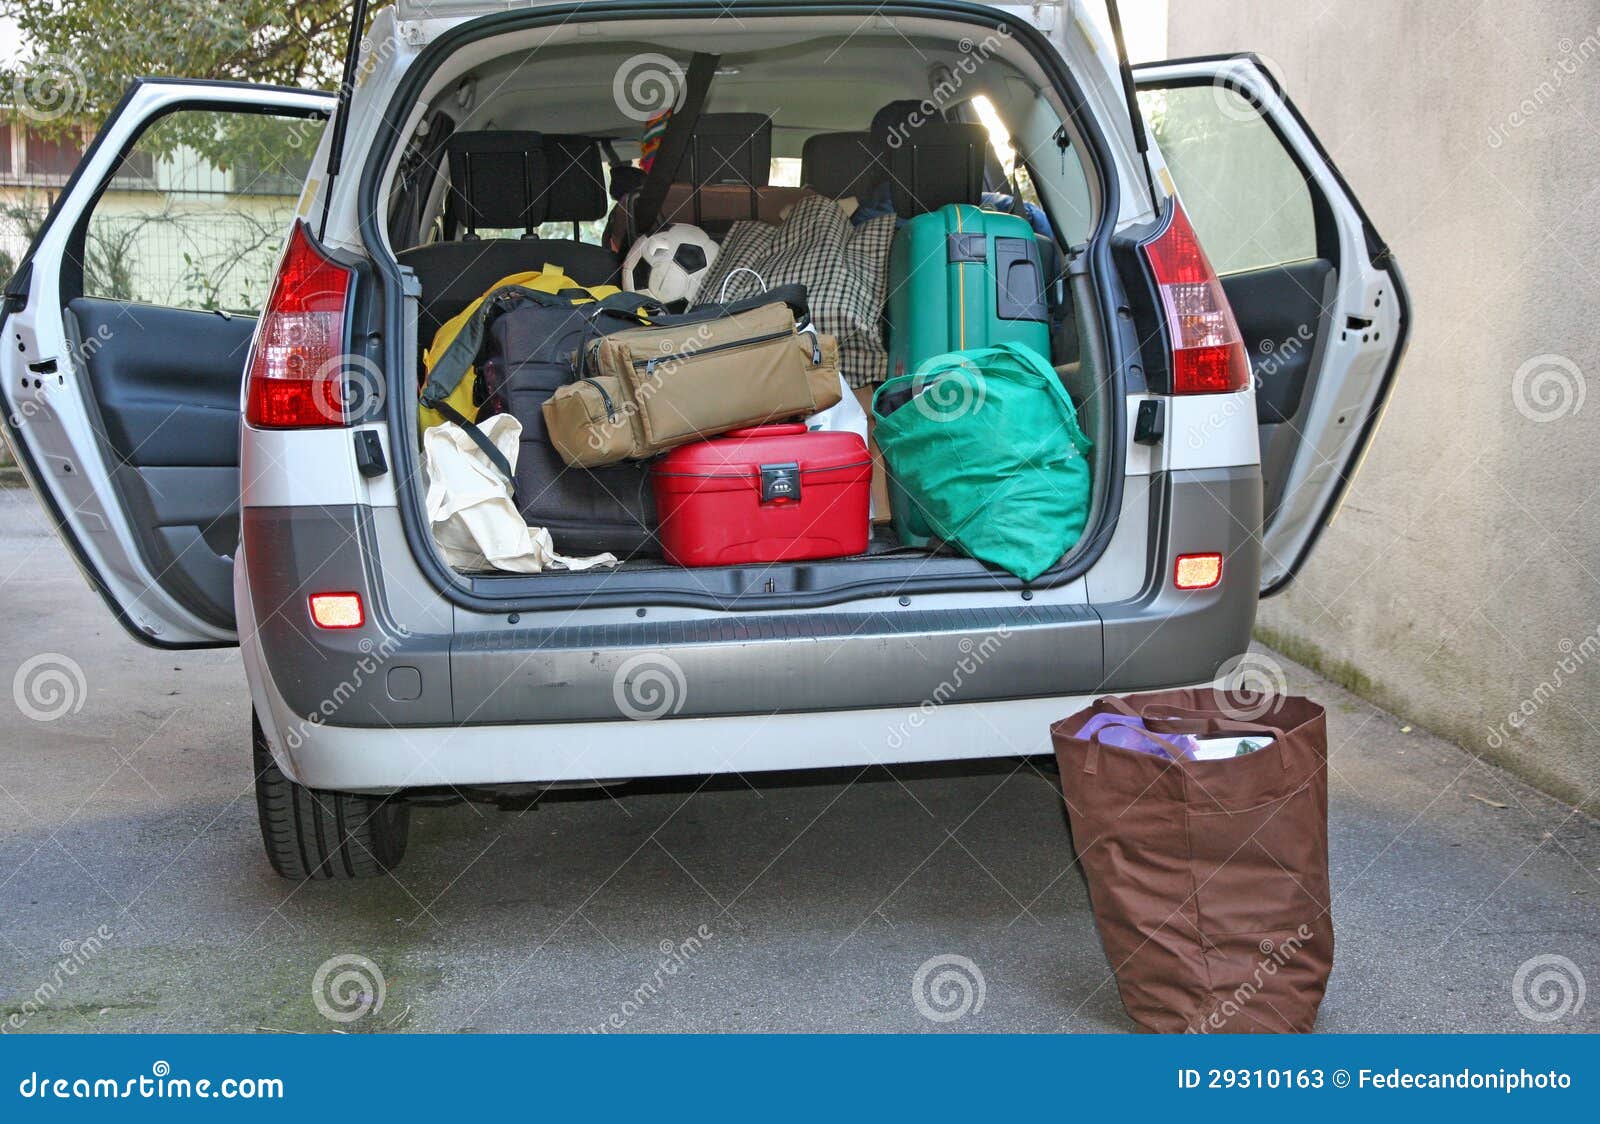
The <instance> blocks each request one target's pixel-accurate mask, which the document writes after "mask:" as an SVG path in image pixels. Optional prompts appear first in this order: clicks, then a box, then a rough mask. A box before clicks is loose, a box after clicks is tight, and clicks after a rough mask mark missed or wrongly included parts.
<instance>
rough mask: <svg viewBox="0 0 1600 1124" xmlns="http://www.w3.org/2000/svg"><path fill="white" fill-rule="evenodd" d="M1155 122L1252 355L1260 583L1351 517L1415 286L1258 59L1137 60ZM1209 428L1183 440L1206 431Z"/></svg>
mask: <svg viewBox="0 0 1600 1124" xmlns="http://www.w3.org/2000/svg"><path fill="white" fill-rule="evenodd" d="M1134 76H1135V80H1136V82H1137V85H1138V89H1139V102H1140V107H1141V109H1142V110H1143V113H1144V118H1145V122H1146V124H1147V125H1148V126H1149V129H1150V133H1151V135H1152V136H1153V137H1154V139H1155V141H1156V143H1157V145H1158V146H1159V148H1160V152H1161V156H1162V158H1163V159H1164V160H1165V164H1166V166H1165V168H1164V169H1163V172H1164V174H1165V175H1167V176H1168V177H1170V181H1171V182H1170V186H1172V187H1175V188H1176V191H1177V193H1178V195H1179V197H1180V198H1181V199H1182V201H1183V206H1184V210H1185V212H1186V213H1187V214H1188V216H1189V220H1190V222H1191V223H1192V224H1193V226H1194V229H1195V232H1196V233H1197V234H1198V235H1199V237H1200V241H1201V243H1202V244H1203V245H1204V247H1205V251H1206V256H1207V257H1208V258H1210V260H1211V264H1212V266H1213V267H1214V268H1215V269H1216V271H1217V274H1218V275H1219V277H1220V278H1221V281H1222V287H1223V290H1224V291H1225V292H1226V293H1227V296H1228V303H1229V304H1230V305H1232V307H1233V312H1234V316H1235V318H1236V319H1237V320H1238V323H1239V330H1240V334H1241V335H1242V336H1243V337H1244V342H1245V345H1246V348H1247V349H1248V351H1249V353H1250V362H1251V367H1252V372H1253V375H1254V379H1255V384H1256V386H1255V403H1256V421H1257V426H1258V430H1259V433H1260V439H1261V474H1262V480H1263V484H1264V486H1265V497H1264V500H1265V502H1264V506H1263V525H1262V535H1261V540H1262V557H1261V589H1262V593H1263V595H1270V594H1272V593H1275V592H1277V591H1278V590H1280V589H1282V588H1283V587H1285V586H1286V585H1287V584H1288V583H1289V582H1290V581H1291V580H1292V579H1293V577H1294V575H1295V573H1296V572H1297V571H1298V570H1299V568H1300V566H1301V565H1302V564H1303V563H1304V562H1305V560H1306V559H1307V558H1308V557H1309V556H1310V553H1311V551H1312V549H1313V548H1314V547H1315V545H1316V540H1317V536H1318V535H1319V534H1320V533H1321V531H1322V529H1323V528H1324V527H1326V526H1327V525H1328V524H1329V523H1331V522H1332V521H1333V519H1334V517H1335V516H1336V514H1337V512H1338V506H1339V501H1340V500H1341V498H1342V497H1343V495H1344V493H1345V490H1346V488H1347V487H1348V485H1349V483H1350V480H1351V479H1352V478H1353V477H1354V475H1355V473H1356V470H1357V469H1358V468H1359V467H1360V464H1361V460H1362V457H1363V456H1364V454H1365V452H1366V449H1367V446H1368V444H1369V442H1370V441H1371V438H1372V435H1373V433H1374V431H1375V430H1376V428H1377V425H1378V421H1379V419H1380V417H1381V415H1382V410H1383V404H1384V402H1385V400H1386V398H1387V396H1388V393H1389V388H1390V386H1391V385H1392V383H1393V379H1394V373H1395V370H1396V368H1397V367H1398V365H1399V362H1400V357H1401V355H1402V353H1403V352H1404V350H1405V340H1406V334H1407V332H1408V331H1409V329H1410V310H1409V306H1408V303H1407V299H1406V289H1405V283H1404V281H1403V279H1402V278H1401V276H1400V271H1399V268H1398V267H1397V266H1396V265H1395V262H1394V259H1393V257H1392V256H1391V255H1390V253H1389V249H1388V247H1387V246H1386V245H1385V244H1384V242H1383V240H1382V239H1381V238H1380V237H1379V236H1378V233H1377V231H1376V230H1375V229H1373V226H1372V222H1371V220H1369V219H1368V218H1367V215H1366V212H1365V211H1364V210H1363V209H1362V207H1361V203H1360V201H1359V200H1358V199H1357V198H1356V197H1355V194H1354V193H1353V192H1352V191H1351V190H1350V186H1349V185H1348V184H1347V183H1345V181H1344V178H1343V177H1342V176H1341V175H1340V174H1339V171H1338V169H1337V168H1335V167H1334V165H1333V161H1332V159H1331V158H1330V157H1329V156H1328V154H1327V152H1326V151H1325V150H1324V149H1323V147H1322V145H1321V144H1320V143H1319V142H1318V141H1317V138H1316V136H1315V134H1314V133H1312V131H1311V128H1310V126H1309V125H1307V124H1306V122H1305V119H1304V118H1303V117H1301V116H1300V113H1299V111H1298V110H1296V109H1295V107H1294V104H1293V103H1292V102H1291V101H1290V100H1289V98H1288V96H1287V95H1286V94H1285V93H1284V92H1283V89H1282V87H1281V86H1280V85H1279V84H1278V81H1277V80H1276V79H1275V78H1274V77H1273V75H1272V74H1271V73H1270V72H1269V71H1268V70H1267V69H1266V67H1265V66H1264V65H1262V64H1261V62H1260V60H1259V59H1257V58H1256V57H1255V56H1253V55H1232V56H1218V57H1214V58H1197V59H1178V60H1173V61H1169V62H1161V63H1150V64H1147V65H1143V66H1139V67H1135V68H1134ZM1203 437H1204V435H1203V434H1183V433H1179V434H1174V435H1173V436H1172V439H1173V440H1178V441H1184V440H1199V439H1203Z"/></svg>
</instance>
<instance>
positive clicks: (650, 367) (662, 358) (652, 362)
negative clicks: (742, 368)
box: [633, 329, 795, 375]
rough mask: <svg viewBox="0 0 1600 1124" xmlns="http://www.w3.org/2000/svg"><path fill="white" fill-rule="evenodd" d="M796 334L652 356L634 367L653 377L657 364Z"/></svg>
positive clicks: (775, 334) (788, 332) (770, 335)
mask: <svg viewBox="0 0 1600 1124" xmlns="http://www.w3.org/2000/svg"><path fill="white" fill-rule="evenodd" d="M794 334H795V333H794V332H793V331H792V330H790V329H784V330H783V331H779V332H768V333H767V334H766V335H764V336H753V337H752V338H750V339H745V340H727V341H725V342H723V343H714V344H710V345H708V346H706V347H702V348H698V349H697V350H695V351H680V352H677V353H676V354H673V355H652V356H651V357H650V358H648V359H635V360H633V365H634V366H635V367H643V368H644V373H645V374H646V375H653V374H655V369H656V364H657V363H669V362H671V361H672V360H674V359H693V358H695V357H696V356H700V355H714V354H716V353H717V352H719V351H730V350H732V349H734V348H739V347H755V346H756V345H757V344H763V343H772V342H773V341H775V340H781V339H789V338H792V337H793V336H794Z"/></svg>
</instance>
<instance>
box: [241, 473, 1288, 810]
mask: <svg viewBox="0 0 1600 1124" xmlns="http://www.w3.org/2000/svg"><path fill="white" fill-rule="evenodd" d="M1152 495H1153V496H1155V497H1158V499H1157V502H1155V503H1153V504H1152V505H1151V511H1150V520H1151V526H1150V535H1149V541H1150V542H1152V543H1156V544H1159V549H1156V550H1153V551H1151V557H1150V558H1149V559H1148V562H1147V574H1146V580H1145V582H1144V585H1143V588H1142V589H1141V591H1140V592H1139V593H1138V594H1137V595H1136V596H1134V597H1132V598H1129V599H1127V600H1124V601H1118V602H1115V603H1111V604H1100V605H1088V604H1085V603H1084V597H1085V595H1084V594H1083V593H1082V586H1081V584H1080V585H1079V586H1077V587H1074V588H1075V589H1076V590H1077V593H1076V597H1077V600H1076V601H1074V600H1072V597H1073V596H1074V594H1073V593H1072V591H1071V590H1057V591H1049V592H1048V595H1046V594H1041V596H1039V597H1038V598H1036V599H1035V598H1030V599H1028V600H1024V599H1023V595H1022V594H1020V593H1019V594H1012V595H1008V596H1007V598H1006V600H1003V601H998V602H997V601H996V600H995V599H994V598H993V597H991V598H987V599H985V600H986V603H983V604H979V605H975V604H972V603H971V602H970V601H969V603H967V604H963V603H962V601H961V599H960V598H958V597H957V596H955V595H951V596H949V597H944V598H938V599H934V598H925V599H909V598H908V599H906V600H908V601H909V602H910V603H909V604H905V605H901V604H899V603H891V604H890V605H888V606H887V607H885V606H884V604H883V602H877V603H875V605H874V608H873V609H872V610H871V611H857V612H849V611H827V612H811V613H787V614H785V613H767V614H716V613H703V614H699V615H687V616H681V617H680V618H679V619H676V620H656V619H651V617H650V615H649V611H648V610H641V611H640V615H639V616H637V617H636V616H634V615H633V614H632V613H625V612H619V611H615V610H610V611H605V612H604V613H603V614H598V616H599V621H598V623H582V624H579V623H575V622H574V621H573V620H572V619H571V616H570V615H568V616H557V615H555V614H551V615H550V619H546V620H542V621H538V622H536V623H532V625H531V626H530V623H524V622H523V621H521V620H517V619H510V618H505V617H494V618H489V617H485V616H479V615H475V614H466V613H463V612H462V611H460V610H453V611H452V610H450V609H449V608H448V607H442V606H441V605H440V602H439V601H438V599H437V598H436V597H430V596H428V595H427V594H426V593H424V592H423V591H422V590H421V589H419V588H417V586H416V585H414V584H412V583H410V582H408V581H407V580H406V579H405V577H403V576H402V575H403V573H404V570H403V567H401V566H386V567H384V569H383V571H382V576H380V571H379V568H378V559H379V558H380V557H389V558H391V559H392V558H396V557H404V558H405V561H409V557H408V556H402V555H398V554H395V553H391V552H397V551H403V550H404V539H403V537H401V535H400V533H399V529H398V527H388V528H386V527H385V519H386V518H387V519H389V520H391V521H392V520H393V511H392V510H388V511H384V510H381V509H380V510H378V511H376V512H375V511H374V510H372V509H368V508H348V509H333V510H330V509H307V508H251V509H246V511H245V512H244V519H243V522H244V544H245V549H244V558H245V560H246V566H245V570H246V575H247V576H246V577H245V578H244V579H243V580H242V581H241V582H240V590H239V596H240V599H241V604H240V606H239V608H240V612H241V618H240V619H241V621H253V622H254V623H255V627H254V628H253V629H251V628H248V627H247V629H246V630H245V631H246V637H245V644H246V647H247V662H248V663H250V664H251V665H252V666H253V667H254V668H255V669H256V670H255V672H254V673H253V674H252V677H251V678H252V686H253V688H255V689H256V704H257V708H258V710H262V711H269V712H270V719H269V716H268V715H267V714H264V715H263V722H264V724H265V725H266V726H267V727H268V732H269V737H270V738H271V740H272V741H273V744H274V746H275V748H278V749H279V751H280V756H281V757H284V758H286V760H284V761H283V762H282V763H283V764H284V766H285V768H286V769H289V770H290V771H291V772H292V773H293V774H294V775H295V776H297V777H298V778H300V779H302V780H303V781H304V782H305V783H310V784H315V785H318V786H326V787H335V788H349V789H369V790H382V789H386V788H392V787H399V786H404V785H418V784H494V783H509V782H512V781H522V780H531V781H551V780H570V779H592V778H602V779H603V778H608V777H627V776H653V775H671V774H693V773H702V772H715V771H721V769H722V767H723V766H724V764H725V767H726V768H732V769H739V770H741V771H742V770H744V769H782V768H797V767H809V766H823V765H845V764H862V763H869V762H873V761H908V760H941V759H955V758H965V757H985V756H1005V755H1009V754H1013V753H1019V752H1042V751H1043V749H1044V748H1047V746H1045V745H1044V743H1043V742H1042V741H1039V742H1038V744H1037V745H1035V746H1034V747H1033V748H1029V749H1021V748H1017V745H1019V744H1032V743H1030V742H1027V739H1026V737H1023V736H1022V735H1021V734H1020V733H1019V734H1018V735H1017V736H1018V737H1019V738H1021V739H1022V740H1021V741H1007V742H1005V743H1004V744H991V743H993V742H994V741H995V738H994V735H993V733H992V732H986V731H989V725H988V723H989V721H990V720H991V719H990V718H985V717H983V716H984V715H987V714H990V713H991V712H992V713H993V714H996V715H998V714H1001V713H1002V712H1003V713H1004V714H1005V715H1008V716H1010V715H1023V714H1026V715H1028V716H1029V718H1028V719H1027V721H1033V720H1035V719H1037V720H1038V721H1039V722H1040V725H1039V729H1040V731H1041V734H1040V738H1042V737H1043V735H1042V730H1043V728H1044V726H1045V725H1048V721H1047V719H1046V716H1047V715H1048V716H1049V718H1050V719H1053V718H1059V717H1061V716H1062V714H1065V713H1067V711H1068V710H1070V709H1071V707H1072V706H1073V705H1075V703H1076V701H1077V700H1079V699H1080V698H1081V697H1087V696H1092V695H1093V694H1095V693H1100V692H1106V691H1128V690H1137V689H1144V688H1152V687H1164V686H1175V685H1184V684H1191V683H1196V682H1206V681H1209V680H1211V679H1212V678H1213V677H1214V675H1215V674H1216V672H1217V670H1218V668H1219V667H1220V666H1221V665H1222V664H1223V663H1224V662H1225V661H1226V660H1228V659H1229V658H1231V657H1233V656H1235V655H1237V654H1238V653H1240V652H1242V651H1243V650H1244V649H1245V647H1246V646H1247V645H1248V643H1249V637H1250V629H1251V626H1252V624H1253V622H1254V617H1255V607H1256V590H1257V584H1258V579H1259V572H1260V556H1259V543H1258V541H1257V538H1256V534H1255V530H1254V528H1256V527H1257V526H1258V525H1259V521H1260V511H1261V480H1260V474H1259V470H1258V469H1257V468H1256V467H1255V466H1244V467H1239V468H1222V469H1205V470H1195V471H1188V472H1172V473H1168V474H1166V475H1165V476H1164V477H1162V478H1160V479H1159V482H1156V483H1154V486H1153V487H1152ZM1210 550H1219V551H1221V552H1222V553H1223V554H1224V556H1225V562H1224V575H1223V581H1222V583H1221V584H1220V585H1219V586H1218V587H1217V588H1215V589H1210V590H1203V591H1196V592H1189V593H1179V592H1178V591H1176V590H1174V589H1172V588H1171V574H1172V569H1173V562H1174V559H1175V558H1176V556H1177V555H1178V554H1180V553H1187V552H1194V551H1210ZM318 589H323V590H333V589H339V590H349V589H353V590H358V591H360V592H361V593H362V595H363V598H364V600H365V601H366V604H367V606H368V614H367V615H368V621H367V624H366V625H365V626H364V627H363V628H361V629H358V630H350V631H348V632H327V631H321V630H317V629H315V628H313V627H312V626H311V625H310V623H309V620H308V619H307V614H306V611H305V608H304V605H305V600H304V599H305V596H306V595H307V594H308V593H310V592H313V591H315V590H318ZM919 600H920V601H922V604H918V603H917V602H918V601H919ZM246 602H248V603H246ZM452 612H453V616H452V615H451V614H452ZM441 614H443V615H441ZM423 621H426V622H428V623H429V624H431V625H432V627H431V628H424V627H415V625H416V624H417V623H418V622H423ZM404 622H412V623H411V626H408V625H407V624H406V623H404ZM1063 707H1065V708H1066V709H1063ZM911 715H923V716H924V718H921V719H918V720H917V722H916V729H917V730H918V731H919V736H916V737H910V736H907V735H902V736H900V737H899V738H898V739H897V740H896V744H894V745H890V744H888V739H887V737H885V738H879V737H877V735H875V734H874V735H870V736H868V735H864V734H862V732H861V731H863V730H868V729H873V728H876V727H884V728H888V729H893V728H894V727H895V724H896V723H897V722H900V721H902V720H904V721H909V719H910V716H911ZM935 715H936V716H937V717H938V719H939V720H938V721H937V722H935V721H933V720H932V716H935ZM961 715H966V716H967V717H966V718H961V717H960V716H961ZM1007 721H1008V722H1009V721H1011V719H1010V718H1009V717H1008V718H1007ZM1019 721H1020V719H1019ZM1015 728H1016V729H1017V730H1019V731H1020V730H1021V727H1020V726H1017V727H1015ZM936 729H937V730H942V731H944V733H943V734H941V735H939V736H934V735H933V734H932V733H931V731H933V730H936ZM1036 740H1037V739H1036ZM746 742H753V743H755V744H753V745H747V744H745V743H746ZM421 778H426V779H421Z"/></svg>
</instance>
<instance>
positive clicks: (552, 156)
mask: <svg viewBox="0 0 1600 1124" xmlns="http://www.w3.org/2000/svg"><path fill="white" fill-rule="evenodd" d="M458 142H459V143H458ZM458 152H459V153H461V156H459V157H458V155H457V153H458ZM608 202H609V197H608V196H607V194H606V188H605V176H604V172H603V170H602V167H601V162H600V151H599V146H598V143H597V142H596V141H595V140H594V139H593V138H590V137H578V136H546V135H543V134H540V133H534V132H512V131H496V132H479V133H457V134H456V135H455V136H453V137H451V139H450V207H451V209H452V210H451V213H452V214H453V215H455V216H456V218H457V221H458V222H460V223H461V224H462V226H463V227H464V228H465V229H466V230H467V231H468V232H469V237H468V238H466V239H463V240H460V241H446V242H433V243H430V244H428V245H426V246H416V247H413V248H411V249H409V250H402V251H401V252H400V253H399V254H397V255H396V258H397V260H398V261H399V262H400V264H401V265H403V266H406V267H407V268H409V269H411V270H413V271H415V272H416V275H417V280H418V281H419V282H420V283H421V285H422V308H421V312H420V315H419V323H418V326H417V332H418V338H419V340H420V342H421V343H422V344H423V345H424V346H426V345H427V344H428V343H429V342H430V341H432V339H433V336H434V333H435V332H437V331H438V330H439V327H440V325H442V324H443V323H444V322H445V321H446V320H448V319H450V318H451V317H452V316H454V315H456V314H457V313H458V312H460V311H461V310H462V309H464V308H466V307H467V305H469V304H471V303H472V302H473V301H475V300H477V299H478V297H480V296H482V295H483V293H484V291H485V290H486V289H488V288H489V286H491V285H493V284H494V283H495V282H496V281H498V280H500V278H502V277H505V276H507V275H509V274H512V273H523V272H526V271H528V270H533V269H539V268H540V267H542V266H544V265H547V264H548V265H556V266H560V267H561V269H562V271H563V272H564V273H566V274H567V276H569V277H571V278H572V279H573V280H574V281H576V282H578V283H579V284H580V285H614V284H616V283H617V279H618V277H619V276H620V275H621V272H622V259H621V258H619V257H618V256H617V255H616V254H614V253H612V252H611V251H610V250H608V249H606V248H605V247H604V246H598V245H594V244H592V243H588V242H581V241H578V240H576V239H571V238H539V237H537V236H533V237H530V236H528V235H526V234H525V235H524V236H523V237H522V238H477V237H471V236H470V233H471V232H473V231H476V230H477V229H478V228H484V229H491V230H492V229H505V228H510V229H514V230H516V229H520V230H524V231H528V230H532V229H534V228H536V227H537V226H538V225H539V224H540V223H542V222H588V221H591V220H594V219H600V218H604V217H605V213H606V206H607V203H608ZM535 216H536V217H535ZM530 220H531V221H530Z"/></svg>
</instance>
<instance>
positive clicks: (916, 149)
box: [885, 121, 989, 218]
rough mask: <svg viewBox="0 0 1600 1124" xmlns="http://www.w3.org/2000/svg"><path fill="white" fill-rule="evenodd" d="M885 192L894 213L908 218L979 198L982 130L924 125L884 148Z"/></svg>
mask: <svg viewBox="0 0 1600 1124" xmlns="http://www.w3.org/2000/svg"><path fill="white" fill-rule="evenodd" d="M885 147H886V148H887V149H888V153H889V191H890V195H891V196H892V198H893V199H894V209H895V213H896V214H898V215H900V216H901V217H902V218H912V217H913V216H916V215H920V214H923V213H924V212H927V211H937V210H938V209H939V208H940V207H943V206H944V205H945V204H947V203H974V204H976V203H978V202H979V201H980V200H981V199H982V198H983V173H984V154H985V153H986V152H987V151H988V148H989V132H988V130H987V129H985V128H984V127H983V126H982V125H978V124H970V125H969V124H963V123H958V122H947V121H938V122H929V123H926V124H924V125H922V126H921V127H920V128H918V129H916V130H915V131H914V132H912V133H911V134H910V135H909V136H907V137H905V138H904V139H903V140H902V141H901V143H899V144H895V143H892V142H891V143H888V144H886V146H885Z"/></svg>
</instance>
